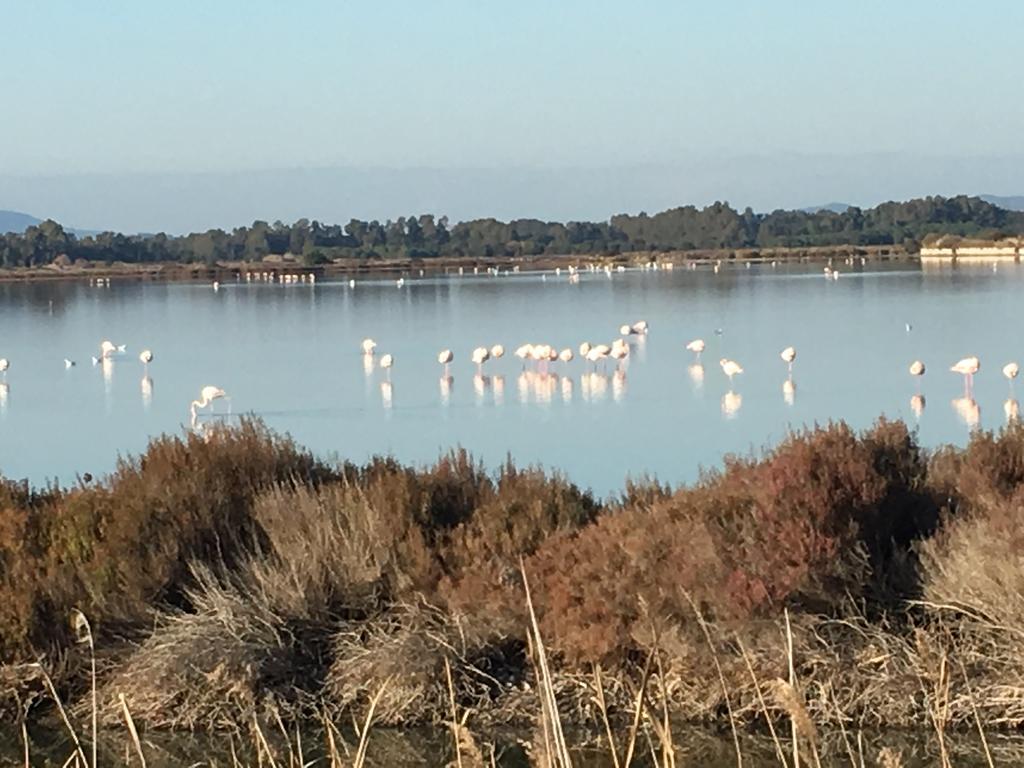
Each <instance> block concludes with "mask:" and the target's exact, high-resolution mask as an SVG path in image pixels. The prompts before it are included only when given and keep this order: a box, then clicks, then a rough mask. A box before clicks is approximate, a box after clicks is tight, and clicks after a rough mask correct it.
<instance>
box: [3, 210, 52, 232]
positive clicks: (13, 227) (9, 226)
mask: <svg viewBox="0 0 1024 768" xmlns="http://www.w3.org/2000/svg"><path fill="white" fill-rule="evenodd" d="M40 223H42V219H37V218H36V217H35V216H29V215H28V214H27V213H19V212H18V211H0V234H4V233H6V232H24V231H25V230H26V229H28V228H29V227H31V226H32V225H33V224H40Z"/></svg>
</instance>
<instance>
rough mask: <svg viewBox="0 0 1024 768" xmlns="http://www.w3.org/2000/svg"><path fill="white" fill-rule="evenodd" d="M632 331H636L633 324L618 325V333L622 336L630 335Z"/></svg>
mask: <svg viewBox="0 0 1024 768" xmlns="http://www.w3.org/2000/svg"><path fill="white" fill-rule="evenodd" d="M634 333H636V331H634V330H633V326H631V325H620V326H619V334H620V335H622V336H630V335H632V334H634Z"/></svg>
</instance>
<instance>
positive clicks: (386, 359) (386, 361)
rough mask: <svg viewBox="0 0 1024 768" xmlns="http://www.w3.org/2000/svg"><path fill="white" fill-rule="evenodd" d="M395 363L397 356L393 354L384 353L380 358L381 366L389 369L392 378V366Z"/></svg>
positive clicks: (388, 372) (389, 377)
mask: <svg viewBox="0 0 1024 768" xmlns="http://www.w3.org/2000/svg"><path fill="white" fill-rule="evenodd" d="M394 364H395V358H394V357H393V356H392V355H384V356H383V357H381V359H380V367H381V368H382V369H383V370H385V371H387V374H388V379H389V380H390V379H391V366H392V365H394Z"/></svg>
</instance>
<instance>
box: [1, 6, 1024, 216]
mask: <svg viewBox="0 0 1024 768" xmlns="http://www.w3.org/2000/svg"><path fill="white" fill-rule="evenodd" d="M0 24H2V26H3V28H4V30H5V36H4V43H3V46H2V47H0V72H2V74H0V87H2V93H3V98H4V103H5V104H6V105H7V109H6V110H5V111H6V116H5V118H4V119H2V120H0V176H5V177H8V178H14V177H41V176H42V177H45V176H62V175H67V174H90V173H101V174H116V175H124V174H147V173H153V172H163V173H174V174H179V173H180V174H192V173H209V172H215V173H216V172H235V171H254V170H264V169H288V168H307V169H309V168H325V167H349V168H352V167H354V168H367V167H387V168H396V169H401V168H431V169H440V170H442V171H448V170H452V169H459V168H470V169H501V168H505V167H516V168H552V167H577V168H578V167H589V168H601V167H621V168H630V167H635V166H651V165H654V166H657V165H661V164H664V165H671V164H676V163H688V162H692V161H694V160H695V159H701V160H707V159H712V160H715V159H717V160H719V161H722V162H726V161H729V160H730V159H733V158H741V157H744V156H750V155H756V156H760V157H766V158H771V157H773V156H776V155H781V154H784V153H799V154H804V155H814V154H827V155H831V156H849V157H850V158H852V159H853V162H856V160H855V159H856V157H857V156H859V155H863V154H876V155H877V154H879V153H905V152H913V153H915V154H918V155H926V156H930V157H934V158H937V159H938V162H942V160H943V158H951V159H963V158H969V157H976V156H986V157H997V156H1001V155H1019V154H1021V149H1020V136H1021V135H1022V132H1024V131H1022V129H1024V98H1020V96H1021V90H1022V86H1021V85H1020V83H1021V81H1020V78H1019V62H1018V59H1019V56H1020V51H1021V47H1020V44H1019V39H1018V34H1019V30H1020V29H1022V28H1024V3H1020V2H1014V1H1013V0H981V1H980V2H976V3H973V4H967V3H951V2H936V0H929V1H925V0H901V2H891V1H890V2H881V1H880V0H860V1H859V2H852V1H851V2H818V3H811V2H797V1H796V0H778V1H777V2H763V1H761V0H733V2H730V3H727V4H726V3H709V2H699V3H698V2H686V1H683V0H677V1H675V2H672V1H671V0H649V1H648V2H637V3H625V2H615V3H612V2H603V1H602V0H588V1H584V0H563V1H562V2H551V1H550V0H518V2H515V3H507V2H496V1H494V0H460V1H456V0H435V1H434V2H412V1H408V2H399V1H398V0H390V1H389V0H383V1H382V2H372V3H371V2H358V3H357V2H339V1H334V2H332V1H330V0H299V1H297V2H290V3H281V2H278V1H276V0H246V1H245V2H242V1H240V0H239V1H238V2H229V1H228V0H222V1H221V2H199V1H198V0H183V1H182V2H176V3H170V2H146V3H139V2H135V1H130V0H97V1H96V2H79V1H77V0H48V1H44V2H39V3H27V2H25V3H6V4H4V6H3V7H2V8H0ZM754 181H755V182H756V181H758V180H757V179H755V180H754ZM745 183H749V180H746V182H745ZM763 183H764V184H769V183H771V179H770V178H765V179H763ZM840 191H841V190H840ZM879 194H880V195H884V194H885V192H884V191H880V192H879ZM808 199H809V201H811V202H820V201H817V200H815V199H814V196H813V195H810V196H809V198H808ZM678 202H680V203H685V202H691V201H690V200H685V199H683V200H679V201H678ZM737 202H738V203H739V204H742V203H743V202H744V201H737ZM16 204H18V200H9V199H4V198H0V208H3V207H11V206H12V205H16ZM182 204H183V205H187V201H183V203H182ZM608 207H609V213H611V212H613V211H614V210H615V209H616V205H615V201H614V200H610V201H609V205H608ZM40 213H43V214H45V213H46V212H45V211H43V212H40ZM87 224H89V222H83V225H87Z"/></svg>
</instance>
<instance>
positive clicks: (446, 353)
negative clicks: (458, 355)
mask: <svg viewBox="0 0 1024 768" xmlns="http://www.w3.org/2000/svg"><path fill="white" fill-rule="evenodd" d="M454 357H455V356H454V355H453V354H452V351H451V350H450V349H442V350H441V352H440V353H439V354H438V356H437V362H439V363H440V364H441V365H443V366H444V375H445V376H447V375H448V366H449V365H451V362H452V360H453V359H454Z"/></svg>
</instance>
